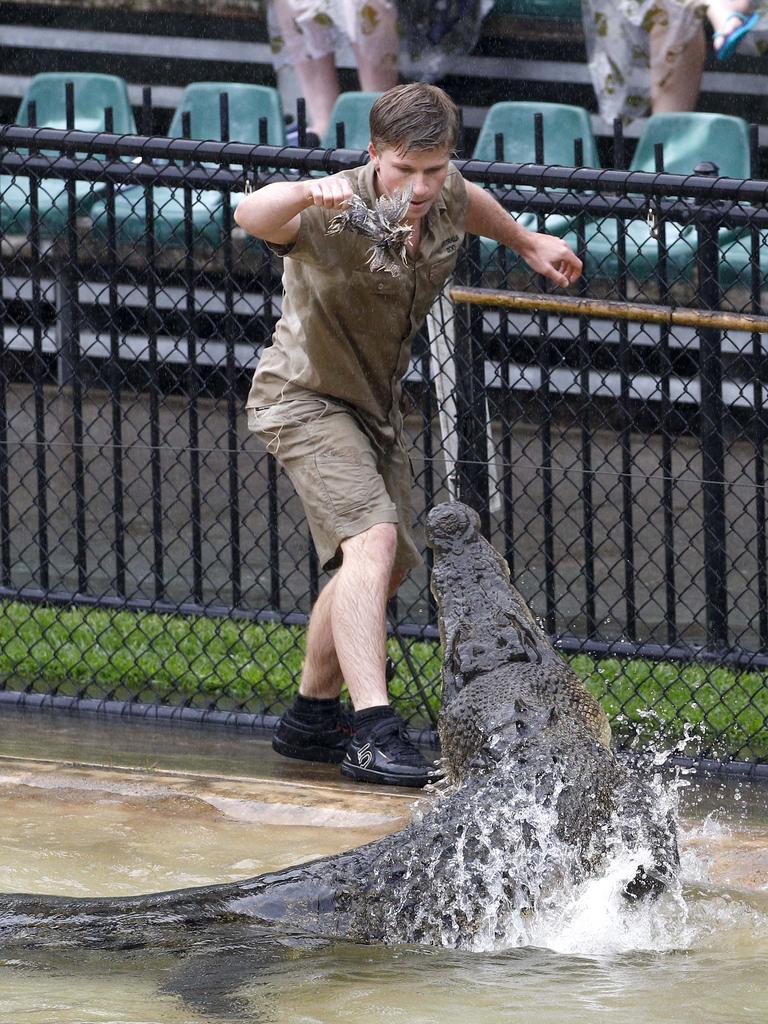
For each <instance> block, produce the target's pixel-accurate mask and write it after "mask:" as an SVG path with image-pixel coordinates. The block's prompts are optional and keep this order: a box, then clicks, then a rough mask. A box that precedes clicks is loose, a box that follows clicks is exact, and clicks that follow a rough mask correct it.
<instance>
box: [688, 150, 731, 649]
mask: <svg viewBox="0 0 768 1024" xmlns="http://www.w3.org/2000/svg"><path fill="white" fill-rule="evenodd" d="M693 173H694V174H700V175H708V176H711V177H716V176H717V175H718V173H719V168H718V167H717V166H716V165H715V164H713V163H710V162H709V161H705V162H703V163H700V164H698V165H697V166H696V167H695V168H694V172H693ZM695 223H696V231H697V246H696V269H697V273H698V300H699V305H700V306H701V307H702V308H703V309H719V308H720V278H719V268H718V264H719V247H718V227H719V223H720V214H719V211H718V208H717V205H716V204H714V203H704V204H702V205H701V206H699V207H698V208H697V209H696V212H695ZM699 377H700V382H701V396H700V399H699V439H700V441H701V476H702V485H701V489H702V502H703V517H704V522H703V539H704V588H705V603H706V628H707V647H709V648H710V649H713V650H718V649H722V648H724V647H726V646H727V645H728V590H727V581H726V572H727V570H726V547H725V545H726V517H725V482H724V481H725V466H724V464H725V452H724V444H723V422H724V410H723V394H722V380H723V363H722V353H721V347H720V331H719V330H717V329H716V328H713V327H702V328H700V329H699Z"/></svg>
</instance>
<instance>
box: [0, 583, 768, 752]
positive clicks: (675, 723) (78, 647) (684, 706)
mask: <svg viewBox="0 0 768 1024" xmlns="http://www.w3.org/2000/svg"><path fill="white" fill-rule="evenodd" d="M389 649H390V654H391V655H392V657H393V658H394V660H395V663H396V664H397V675H396V677H395V679H394V680H393V681H392V683H391V685H390V690H391V693H392V697H393V700H394V702H395V704H396V705H397V707H398V709H399V710H400V712H401V713H402V714H403V715H404V716H405V717H406V718H407V719H409V720H413V721H414V722H421V723H424V722H426V715H425V713H424V710H423V707H424V703H425V701H426V703H427V704H428V705H429V707H430V708H431V709H432V712H433V714H434V715H435V716H436V714H437V711H438V709H439V677H440V656H439V649H438V646H437V644H435V643H431V642H424V641H407V650H408V655H409V658H410V660H411V662H412V664H413V668H414V671H415V675H416V677H417V680H418V681H415V680H414V672H412V671H411V669H410V668H409V666H408V665H407V662H406V659H405V658H404V656H403V652H402V650H401V648H400V645H399V644H398V643H397V641H395V640H390V642H389ZM303 651H304V630H303V628H301V627H286V626H281V625H278V624H272V623H266V624H265V623H249V622H242V621H236V620H231V619H212V618H204V617H187V616H174V615H156V614H153V613H149V612H145V613H142V612H128V611H105V610H100V609H83V608H67V609H65V608H61V607H46V606H42V605H29V604H23V603H21V602H14V601H6V602H0V687H2V688H5V689H7V690H18V689H26V690H31V691H33V692H43V693H59V694H67V695H77V696H81V697H98V698H106V699H113V700H133V701H140V702H156V701H159V702H164V703H170V704H182V703H188V704H190V705H192V706H194V707H213V706H215V707H219V708H223V709H231V708H244V709H245V710H248V711H253V712H260V711H266V712H276V711H280V710H281V709H282V708H284V707H285V706H286V704H287V703H288V702H289V701H290V699H291V696H292V694H293V692H294V690H295V687H296V684H297V681H298V677H299V673H300V669H301V662H302V658H303ZM570 661H571V664H572V665H573V667H574V669H575V670H576V671H577V672H578V673H579V675H580V676H581V677H582V679H584V681H585V684H586V686H587V688H588V689H589V690H590V691H591V692H592V693H593V694H594V695H595V696H596V697H597V698H598V700H600V702H601V704H602V705H603V707H604V708H605V710H606V712H607V713H608V716H609V718H610V719H611V724H612V727H613V731H614V735H615V737H616V739H617V741H618V742H619V743H621V744H622V745H628V744H630V743H632V742H635V743H640V744H646V743H648V742H652V741H656V740H658V739H659V738H661V739H662V742H663V743H664V744H666V745H667V746H669V745H670V743H674V742H677V741H680V740H682V739H683V738H684V737H685V735H686V730H687V731H688V732H689V733H690V732H691V730H692V732H693V736H694V738H695V741H696V744H697V745H698V749H699V750H701V751H703V752H704V753H706V754H708V755H715V756H720V757H727V756H732V757H737V758H740V759H745V760H765V759H767V758H768V674H766V673H761V672H747V671H734V670H731V669H727V668H720V667H717V666H712V665H704V664H677V663H673V662H650V661H641V660H639V659H633V660H626V661H621V660H619V659H616V658H610V659H604V660H602V661H598V660H596V659H593V658H591V657H588V656H587V655H576V656H574V657H572V658H571V659H570ZM688 749H689V750H692V749H693V747H692V746H691V745H690V744H689V747H688Z"/></svg>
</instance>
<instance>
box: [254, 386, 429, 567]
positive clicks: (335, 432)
mask: <svg viewBox="0 0 768 1024" xmlns="http://www.w3.org/2000/svg"><path fill="white" fill-rule="evenodd" d="M248 429H249V430H251V431H252V432H253V433H254V434H255V435H256V436H257V437H258V438H259V439H260V440H261V441H263V443H264V444H265V445H266V448H267V451H268V452H270V453H271V454H272V455H274V456H275V457H276V458H277V460H278V462H279V463H280V465H281V466H282V467H283V468H284V469H285V471H286V473H287V474H288V476H289V478H290V480H291V483H292V484H293V486H294V488H295V489H296V493H297V494H298V496H299V498H300V499H301V502H302V504H303V506H304V512H305V514H306V517H307V522H308V523H309V528H310V530H311V532H312V539H313V540H314V542H315V547H316V548H317V554H318V556H319V559H320V563H321V565H322V566H323V568H324V569H336V568H338V566H339V565H341V549H340V544H341V542H342V541H343V540H346V539H347V538H348V537H354V536H356V535H357V534H359V533H362V532H363V531H364V530H367V529H369V528H370V527H371V526H375V525H376V524H378V523H395V524H396V525H397V551H396V553H395V565H394V568H395V570H399V571H402V572H408V571H409V570H410V569H412V568H413V567H414V566H416V565H419V564H420V563H421V555H420V554H419V550H418V548H417V547H416V545H415V543H414V541H413V538H412V536H411V532H410V531H411V526H412V523H413V507H412V505H411V468H410V463H409V460H408V455H407V453H406V451H405V449H404V447H403V446H402V443H400V442H399V441H397V440H395V441H391V440H387V441H383V440H381V439H377V437H376V433H375V428H373V427H371V428H370V429H368V428H367V426H364V425H363V421H362V420H361V419H359V418H358V417H357V416H355V415H353V413H352V412H351V411H350V410H349V409H348V408H347V407H346V406H342V405H337V404H336V403H335V402H331V401H328V400H327V399H324V398H320V397H317V398H300V399H289V400H285V401H281V402H278V403H277V404H275V405H270V406H267V407H265V408H263V409H248Z"/></svg>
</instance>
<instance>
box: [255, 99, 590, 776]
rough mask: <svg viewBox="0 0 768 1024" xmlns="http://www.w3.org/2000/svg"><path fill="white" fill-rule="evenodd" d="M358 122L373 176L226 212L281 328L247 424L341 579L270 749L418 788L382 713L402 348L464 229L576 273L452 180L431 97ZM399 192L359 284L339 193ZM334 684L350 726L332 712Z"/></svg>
mask: <svg viewBox="0 0 768 1024" xmlns="http://www.w3.org/2000/svg"><path fill="white" fill-rule="evenodd" d="M370 123H371V143H370V145H369V149H368V151H369V154H370V157H371V159H370V163H368V164H366V165H365V166H363V167H359V168H355V169H354V170H349V171H342V172H341V173H339V174H334V175H331V176H329V177H326V178H320V179H314V180H308V181H299V182H279V183H275V184H271V185H267V186H265V187H264V188H262V189H259V191H258V192H255V193H253V194H251V195H250V196H247V197H246V198H245V199H243V200H242V202H241V203H240V204H239V206H238V207H237V211H236V213H235V220H236V221H237V223H238V224H239V225H240V226H241V227H243V228H244V229H245V230H246V231H248V232H249V233H250V234H252V235H255V236H256V237H257V238H262V239H264V240H265V241H266V242H268V243H269V244H270V245H271V246H272V248H273V249H275V251H277V252H278V253H280V254H281V255H283V256H285V264H284V276H283V287H284V300H283V314H282V317H281V319H280V321H279V323H278V324H277V327H276V329H275V336H274V341H273V344H272V346H271V347H270V348H267V349H266V350H265V352H264V354H263V355H262V357H261V360H260V362H259V365H258V368H257V370H256V373H255V375H254V379H253V386H252V388H251V392H250V395H249V397H248V403H247V406H248V423H249V427H250V429H251V430H252V431H253V432H254V433H255V434H256V435H257V436H258V437H259V438H260V439H261V440H262V441H263V442H264V443H265V444H266V446H267V449H268V450H269V451H270V452H272V454H273V455H275V456H276V457H277V458H278V460H279V461H280V462H281V464H282V465H283V467H284V468H285V470H286V472H287V473H288V475H289V477H290V479H291V481H292V482H293V484H294V487H295V488H296V491H297V493H298V495H299V497H300V498H301V500H302V503H303V505H304V509H305V512H306V515H307V520H308V522H309V526H310V529H311V531H312V537H313V539H314V541H315V546H316V547H317V551H318V554H319V557H320V561H321V563H322V564H323V566H324V567H325V568H328V569H330V568H337V567H338V569H339V571H338V573H336V575H335V576H334V577H333V578H332V579H331V581H330V582H329V583H328V584H327V586H326V587H325V588H324V589H323V591H322V593H321V594H320V596H319V598H318V600H317V603H316V604H315V607H314V609H313V611H312V615H311V617H310V622H309V629H308V635H307V651H306V657H305V661H304V667H303V671H302V677H301V684H300V687H299V693H298V695H297V697H296V701H295V704H294V706H293V708H291V709H290V710H289V711H287V712H286V713H285V715H283V718H282V719H281V722H280V725H279V726H278V729H277V731H276V733H275V738H274V741H273V745H274V747H275V749H276V750H278V751H279V752H280V753H282V754H285V755H287V756H289V757H298V758H303V759H306V760H316V761H333V762H341V771H342V774H343V775H345V776H347V777H350V778H353V779H357V780H360V781H368V782H383V783H389V784H395V785H405V786H423V785H425V783H426V782H427V781H429V780H430V778H432V777H433V774H432V773H433V770H432V766H431V765H429V764H428V763H427V762H426V761H425V759H424V758H423V757H422V755H421V753H420V752H419V751H418V750H417V749H416V748H415V747H414V746H413V745H412V744H411V743H410V741H409V740H408V737H407V734H406V732H405V728H404V725H403V722H402V721H401V719H399V718H398V716H397V715H396V714H395V713H394V711H393V710H392V709H391V708H390V706H389V703H388V697H387V684H386V678H385V662H386V603H387V600H388V598H389V597H391V596H392V595H393V594H394V593H395V591H396V590H397V588H398V586H399V585H400V583H401V582H402V580H403V579H404V577H405V575H406V574H407V572H408V571H409V569H411V568H412V567H413V566H414V565H416V564H418V563H419V561H420V555H419V552H418V550H417V549H416V546H415V544H414V542H413V539H412V538H411V534H410V528H411V522H412V511H411V504H410V472H409V464H408V456H407V454H406V451H405V444H404V440H403V420H402V411H401V395H402V378H403V376H404V374H405V372H406V370H407V368H408V365H409V359H410V350H411V343H412V340H413V338H414V336H415V334H416V332H417V330H418V329H419V327H420V326H421V324H422V322H423V321H424V319H425V317H426V315H427V313H428V311H429V309H430V306H431V305H432V302H433V301H434V299H435V297H436V296H437V295H438V293H439V292H440V290H441V288H442V286H443V284H444V282H445V281H446V279H447V278H448V276H449V275H450V273H451V271H452V270H453V268H454V266H455V263H456V258H457V255H458V248H459V246H460V244H461V241H462V238H463V237H464V233H465V232H471V233H473V234H477V235H484V236H486V237H489V238H494V239H496V240H497V241H498V242H500V243H502V244H504V245H507V246H509V247H510V248H512V249H514V250H515V251H516V252H518V253H519V254H520V255H521V256H522V257H523V258H524V259H525V260H526V262H527V263H528V264H529V266H530V267H531V268H532V269H533V270H535V271H536V272H538V273H541V274H544V275H545V276H547V277H548V278H550V279H551V280H552V281H554V282H555V283H556V284H558V285H563V286H565V285H568V284H570V283H571V282H572V281H574V280H576V278H577V277H578V276H579V274H580V273H581V263H580V261H579V260H578V258H577V257H576V256H575V255H574V253H573V252H572V251H571V250H570V248H569V247H568V246H567V245H566V243H565V242H563V241H562V240H561V239H559V238H553V237H550V236H548V235H541V234H536V233H534V232H531V231H528V230H527V229H525V228H523V227H521V226H520V225H518V224H517V223H516V221H515V220H514V218H512V217H510V216H509V214H507V213H506V212H505V211H504V210H503V209H502V207H501V206H500V205H499V204H498V203H497V202H496V200H495V199H493V197H492V196H490V195H489V194H488V193H487V192H485V191H484V190H483V189H481V188H479V187H478V186H476V185H473V184H471V183H469V182H466V181H465V180H464V179H463V178H462V176H461V175H460V174H459V172H458V171H457V170H456V168H455V167H453V166H452V164H451V162H450V157H451V154H452V152H453V150H454V149H455V146H456V142H457V138H458V130H459V118H458V111H457V109H456V107H455V105H454V103H453V102H452V100H451V99H450V98H449V97H448V96H447V94H446V93H444V92H443V91H442V90H441V89H438V88H437V87H435V86H431V85H423V84H414V85H405V86H397V87H396V88H394V89H390V90H389V91H388V92H385V93H383V94H382V95H381V97H379V99H378V100H377V101H376V103H375V104H374V106H373V108H372V110H371V121H370ZM409 186H410V187H411V188H412V196H411V202H410V205H409V207H408V209H407V212H406V215H405V218H404V219H405V223H406V224H409V225H410V226H411V228H412V230H411V235H410V238H409V241H408V243H407V265H406V266H404V267H403V268H402V273H401V274H399V275H398V276H391V275H390V274H388V273H385V272H382V271H372V270H371V269H370V267H369V265H368V256H369V247H370V241H369V240H368V239H366V238H364V237H362V236H360V235H356V234H353V233H352V232H347V231H345V232H342V233H341V234H335V235H328V234H327V229H328V226H329V224H330V221H331V220H332V219H333V217H334V216H335V215H337V214H338V212H339V211H340V210H342V209H343V208H344V207H345V204H347V202H348V200H349V199H350V197H351V196H353V195H357V196H360V197H361V198H362V199H363V200H364V202H365V203H366V204H367V205H368V206H373V205H374V203H375V202H376V199H377V198H378V197H379V196H381V195H385V194H386V195H389V194H391V193H393V192H394V190H395V189H405V188H407V187H409ZM342 681H345V682H346V684H347V688H348V690H349V693H350V696H351V698H352V703H353V705H354V708H355V714H354V718H353V720H351V721H350V719H349V718H348V716H347V715H346V714H345V713H344V711H343V710H342V708H341V705H340V703H339V692H340V689H341V685H342ZM350 734H351V739H350Z"/></svg>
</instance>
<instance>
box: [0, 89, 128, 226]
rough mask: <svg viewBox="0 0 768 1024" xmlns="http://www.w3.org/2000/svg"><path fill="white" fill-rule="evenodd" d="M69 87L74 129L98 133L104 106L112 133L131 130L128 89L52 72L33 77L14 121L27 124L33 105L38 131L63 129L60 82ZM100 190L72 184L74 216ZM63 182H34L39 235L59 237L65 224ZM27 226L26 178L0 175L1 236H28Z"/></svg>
mask: <svg viewBox="0 0 768 1024" xmlns="http://www.w3.org/2000/svg"><path fill="white" fill-rule="evenodd" d="M67 82H72V84H73V87H74V107H75V110H74V114H75V121H74V123H75V128H77V129H79V130H80V131H87V132H100V131H104V129H105V127H106V125H105V117H104V111H105V108H107V107H111V108H112V123H113V128H114V131H116V132H118V133H124V134H130V133H133V132H135V130H136V126H135V122H134V118H133V111H132V110H131V105H130V102H129V100H128V89H127V86H126V84H125V82H124V81H123V80H122V78H117V77H116V76H115V75H91V74H76V73H71V74H70V73H68V72H55V73H53V72H52V73H46V74H41V75H36V76H35V77H34V78H33V79H32V81H31V83H30V85H29V88H28V89H27V92H26V93H25V95H24V98H23V99H22V101H21V105H20V107H19V111H18V114H17V117H16V121H17V123H18V124H21V125H28V124H29V113H30V104H31V103H33V102H34V104H35V108H36V109H35V124H36V125H37V126H38V127H40V128H66V127H67V118H66V83H67ZM101 190H102V187H100V186H98V185H93V184H91V183H89V182H87V181H78V182H77V183H76V185H75V194H76V197H77V205H78V213H87V212H88V210H89V209H90V207H91V206H92V204H93V203H94V202H95V201H96V200H97V199H98V198H99V192H100V191H101ZM67 208H68V203H67V193H66V188H65V184H64V182H63V181H61V180H57V179H55V178H47V179H44V180H42V181H41V182H40V185H39V189H38V211H39V215H40V232H41V235H43V236H44V237H54V236H56V235H59V234H61V233H62V232H63V231H64V230H65V228H66V222H67ZM31 224H32V209H31V205H30V189H29V178H28V177H26V176H22V175H16V176H15V177H11V176H10V175H2V176H1V177H0V226H2V230H3V231H4V232H5V233H6V234H20V235H27V234H29V231H30V228H31Z"/></svg>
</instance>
